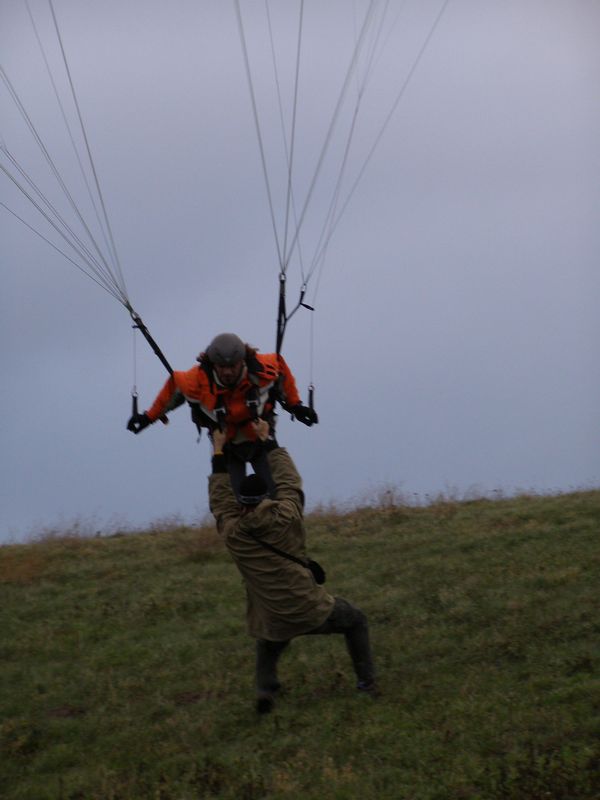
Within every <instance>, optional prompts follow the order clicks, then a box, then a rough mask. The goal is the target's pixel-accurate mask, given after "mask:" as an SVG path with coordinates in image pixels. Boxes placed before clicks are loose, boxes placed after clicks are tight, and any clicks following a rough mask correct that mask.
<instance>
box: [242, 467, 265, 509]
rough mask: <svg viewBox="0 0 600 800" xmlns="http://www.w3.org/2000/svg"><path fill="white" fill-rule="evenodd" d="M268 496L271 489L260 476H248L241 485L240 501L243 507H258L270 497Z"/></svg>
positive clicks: (253, 474)
mask: <svg viewBox="0 0 600 800" xmlns="http://www.w3.org/2000/svg"><path fill="white" fill-rule="evenodd" d="M268 494H269V487H268V486H267V484H266V481H265V480H264V479H263V478H261V477H260V475H256V474H255V473H252V474H251V475H246V477H245V478H244V479H243V480H242V482H241V483H240V491H239V494H238V500H239V502H240V503H241V504H242V505H243V506H257V505H258V504H259V503H261V502H262V501H263V500H264V499H265V498H266V497H268Z"/></svg>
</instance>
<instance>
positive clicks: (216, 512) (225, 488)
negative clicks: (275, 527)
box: [208, 429, 240, 536]
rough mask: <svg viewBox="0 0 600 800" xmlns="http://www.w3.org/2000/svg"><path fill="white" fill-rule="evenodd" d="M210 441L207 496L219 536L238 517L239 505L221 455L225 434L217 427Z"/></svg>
mask: <svg viewBox="0 0 600 800" xmlns="http://www.w3.org/2000/svg"><path fill="white" fill-rule="evenodd" d="M212 443H213V457H212V475H211V476H210V477H209V479H208V498H209V503H210V510H211V512H212V514H213V516H214V518H215V520H216V521H217V530H218V532H219V533H220V534H221V536H225V535H226V533H227V528H228V527H229V526H231V525H234V524H235V523H236V522H237V520H238V519H239V517H240V507H239V504H238V502H237V500H236V499H235V496H234V494H233V489H232V488H231V480H230V478H229V472H228V471H227V462H226V459H225V456H224V455H223V446H224V444H225V434H224V433H222V432H221V431H219V430H218V429H217V430H214V431H213V433H212Z"/></svg>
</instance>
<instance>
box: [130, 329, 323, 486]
mask: <svg viewBox="0 0 600 800" xmlns="http://www.w3.org/2000/svg"><path fill="white" fill-rule="evenodd" d="M197 361H198V364H196V365H195V366H193V367H192V368H191V369H189V370H187V371H184V372H177V371H176V372H173V374H172V375H171V376H170V377H169V379H168V380H167V382H166V383H165V385H164V386H163V388H162V389H161V390H160V392H159V393H158V395H157V397H156V399H155V400H154V402H153V404H152V405H151V406H150V408H149V409H148V410H147V411H145V412H144V413H143V414H134V415H133V416H132V417H131V418H130V420H129V422H128V424H127V428H128V430H130V431H132V432H133V433H135V434H137V433H139V432H140V431H142V430H144V429H145V428H147V427H148V426H149V425H151V424H152V423H154V422H156V421H157V420H158V419H161V420H162V421H166V414H167V413H168V412H169V411H172V410H173V409H175V408H177V407H178V406H180V405H182V404H183V403H184V402H186V401H187V402H188V403H189V405H190V407H191V409H192V419H193V421H194V422H195V423H196V425H199V426H202V427H206V428H208V429H209V431H213V430H215V429H219V430H221V431H223V432H224V433H225V446H224V450H223V452H224V454H225V455H226V457H227V466H228V471H229V474H230V477H231V483H232V486H233V489H234V491H235V492H236V494H238V493H239V485H240V483H241V481H242V480H243V479H244V477H245V474H246V463H248V462H250V463H251V464H252V467H253V468H254V471H255V472H256V473H257V474H259V475H260V476H261V477H262V478H263V480H266V481H267V484H268V485H269V488H270V489H271V491H273V490H274V486H273V482H272V479H271V475H270V470H269V467H268V462H267V460H266V455H265V450H264V446H263V443H262V442H261V441H260V439H258V437H257V435H256V428H255V426H254V425H253V424H252V423H253V422H255V421H256V420H258V419H265V420H267V421H268V422H269V425H270V427H271V436H272V438H274V429H275V403H276V402H279V403H280V404H281V405H282V407H283V408H284V409H285V410H286V411H289V412H290V413H291V414H292V415H293V416H294V417H295V418H296V419H297V420H299V421H300V422H303V423H304V424H305V425H308V426H311V425H313V424H315V423H317V422H318V421H319V420H318V416H317V414H316V412H315V411H314V410H313V409H312V408H309V407H308V406H305V405H303V404H302V401H301V399H300V395H299V393H298V389H297V387H296V381H295V379H294V376H293V374H292V372H291V370H290V368H289V367H288V365H287V364H286V362H285V360H284V358H283V357H282V356H281V355H278V354H276V353H269V354H262V353H258V352H257V350H256V349H255V348H253V347H250V345H248V344H244V342H242V340H241V339H240V338H239V336H237V335H236V334H234V333H221V334H219V335H218V336H216V337H215V338H214V339H213V340H212V342H211V343H210V344H209V346H208V348H207V349H206V351H205V352H203V353H200V355H199V356H198V359H197Z"/></svg>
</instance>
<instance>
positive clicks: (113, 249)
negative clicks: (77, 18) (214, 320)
mask: <svg viewBox="0 0 600 800" xmlns="http://www.w3.org/2000/svg"><path fill="white" fill-rule="evenodd" d="M48 5H49V6H50V11H51V12H52V20H53V22H54V29H55V30H56V36H57V39H58V43H59V45H60V51H61V54H62V58H63V63H64V65H65V71H66V74H67V78H68V80H69V86H70V88H71V95H72V97H73V103H74V104H75V109H76V111H77V118H78V119H79V125H80V127H81V133H82V136H83V140H84V142H85V147H86V151H87V156H88V159H89V163H90V167H91V170H92V174H93V176H94V183H95V186H96V191H97V192H98V199H99V200H100V206H101V208H102V214H103V217H104V221H105V223H106V230H107V231H108V236H109V239H110V244H111V252H112V255H113V258H114V261H115V264H116V267H117V271H118V274H119V278H120V286H121V287H122V290H123V294H124V295H125V296H127V288H126V286H125V278H124V277H123V271H122V269H121V262H120V260H119V255H118V253H117V248H116V245H115V240H114V237H113V233H112V228H111V225H110V220H109V218H108V213H107V211H106V205H105V203H104V196H103V194H102V189H101V188H100V181H99V180H98V173H97V172H96V166H95V164H94V159H93V158H92V151H91V148H90V143H89V140H88V136H87V133H86V129H85V125H84V123H83V116H82V114H81V108H80V106H79V101H78V99H77V94H76V92H75V86H74V84H73V79H72V77H71V70H70V68H69V62H68V61H67V54H66V52H65V48H64V45H63V40H62V36H61V33H60V29H59V27H58V21H57V19H56V14H55V12H54V5H53V3H52V0H48Z"/></svg>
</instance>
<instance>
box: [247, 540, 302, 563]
mask: <svg viewBox="0 0 600 800" xmlns="http://www.w3.org/2000/svg"><path fill="white" fill-rule="evenodd" d="M246 533H247V534H248V536H251V537H252V538H253V539H254V541H255V542H258V544H259V545H261V547H266V548H267V550H271V551H272V552H273V553H277V555H278V556H282V558H287V560H288V561H294V562H295V563H296V564H300V566H302V567H306V568H307V569H309V566H308V561H303V560H302V559H301V558H298V557H297V556H293V555H292V554H291V553H286V552H285V551H284V550H280V549H279V548H278V547H275V545H274V544H269V542H265V541H263V540H262V539H259V538H258V536H256V534H254V533H252V532H251V531H246Z"/></svg>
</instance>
